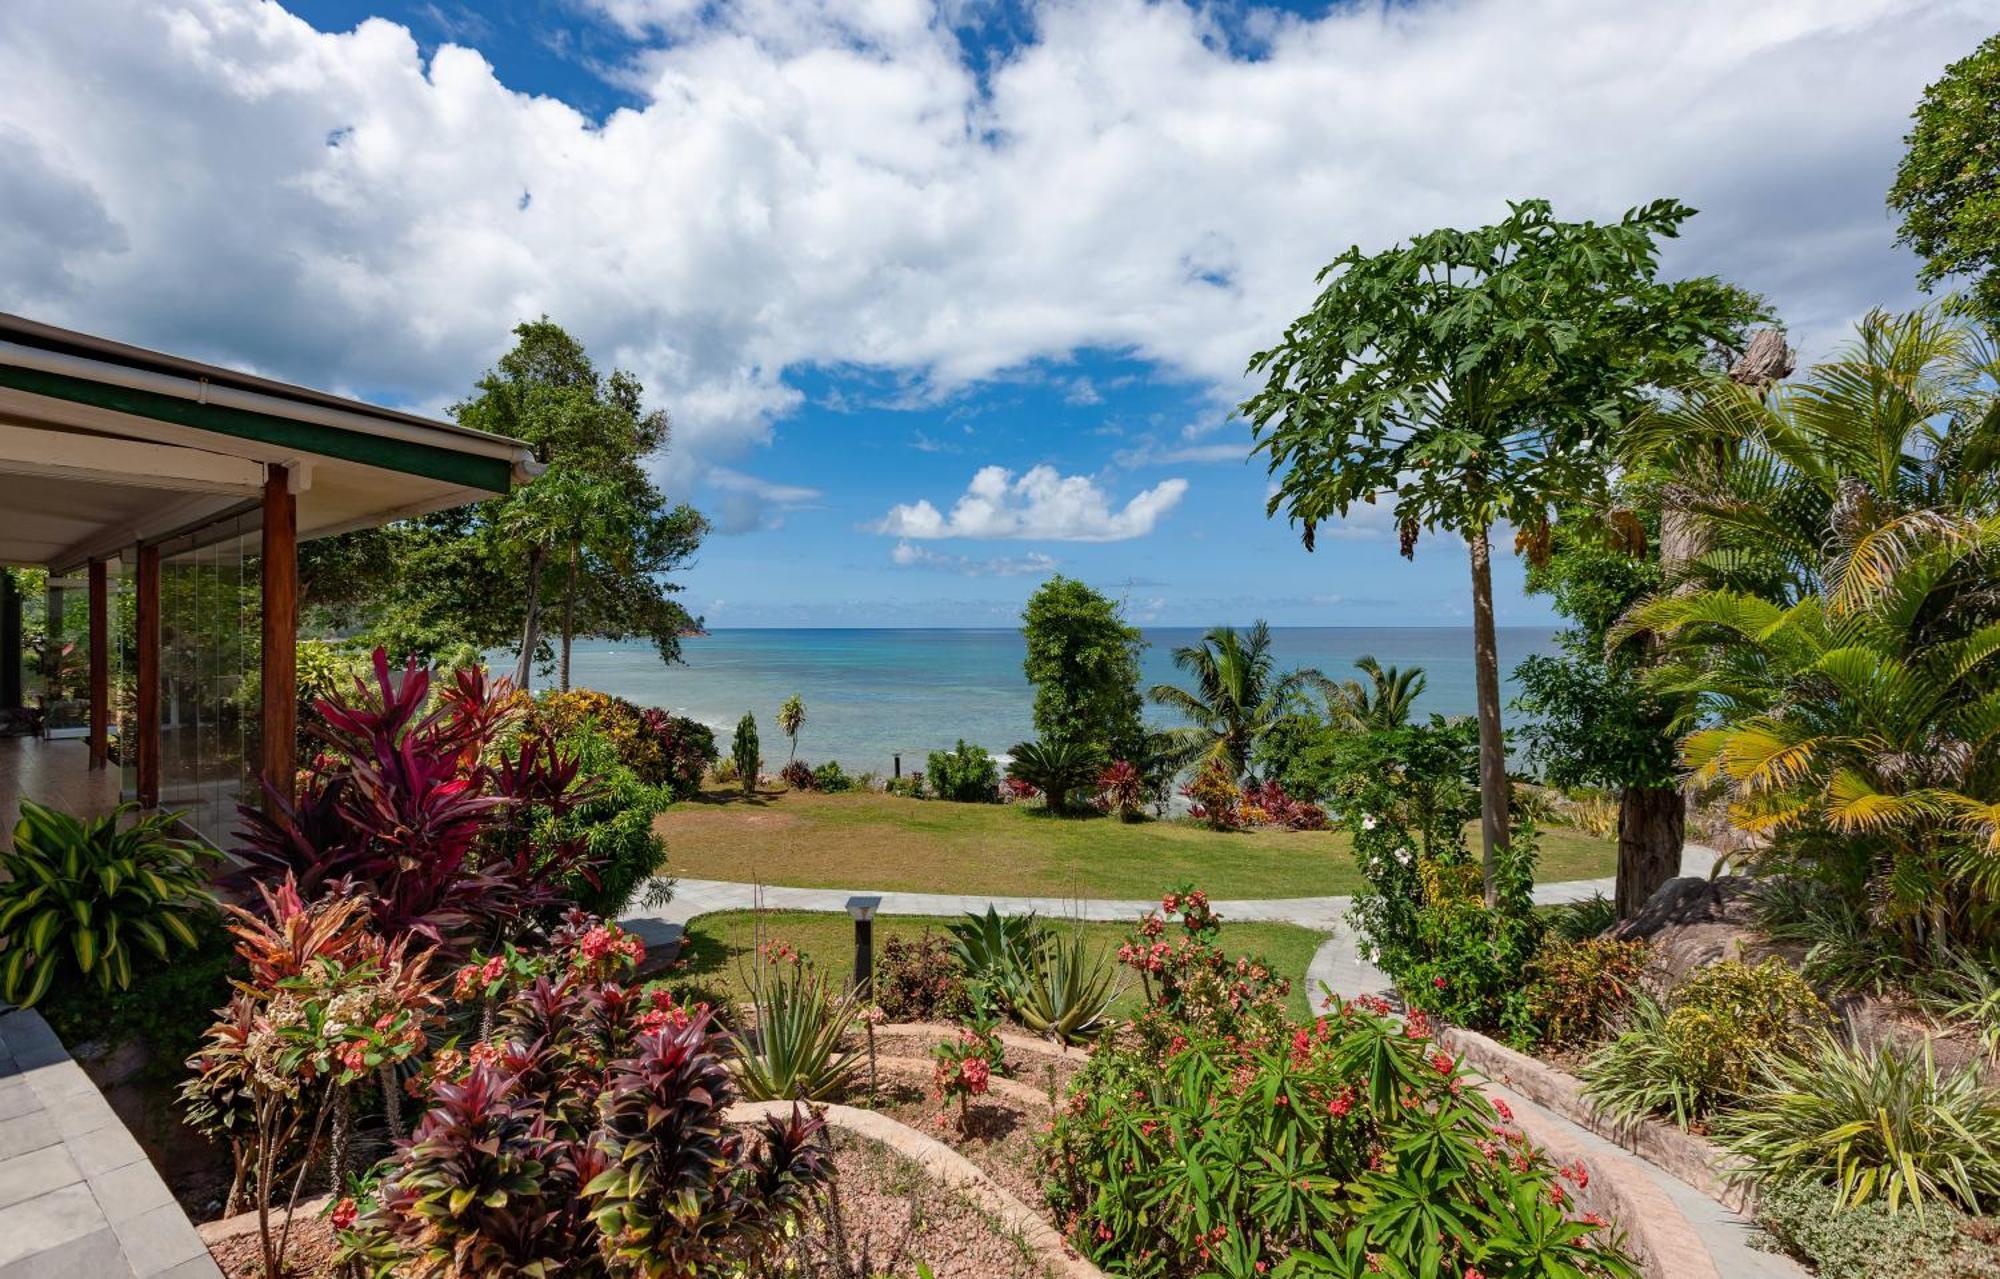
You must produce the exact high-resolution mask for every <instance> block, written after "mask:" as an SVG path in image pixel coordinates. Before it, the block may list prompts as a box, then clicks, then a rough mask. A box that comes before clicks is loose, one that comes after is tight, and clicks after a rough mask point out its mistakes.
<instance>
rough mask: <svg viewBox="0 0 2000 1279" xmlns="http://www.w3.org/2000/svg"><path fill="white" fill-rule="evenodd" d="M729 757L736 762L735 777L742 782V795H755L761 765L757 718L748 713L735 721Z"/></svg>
mask: <svg viewBox="0 0 2000 1279" xmlns="http://www.w3.org/2000/svg"><path fill="white" fill-rule="evenodd" d="M729 757H730V758H731V759H733V760H735V761H736V773H737V776H738V777H739V778H740V779H741V780H742V782H743V793H744V794H745V795H754V794H756V793H757V769H758V766H759V765H761V764H762V763H763V756H762V755H761V754H760V753H759V750H758V745H757V717H756V716H755V715H752V714H751V713H750V712H749V711H744V712H743V718H742V719H739V720H737V721H736V737H735V739H734V740H733V741H731V742H730V744H729Z"/></svg>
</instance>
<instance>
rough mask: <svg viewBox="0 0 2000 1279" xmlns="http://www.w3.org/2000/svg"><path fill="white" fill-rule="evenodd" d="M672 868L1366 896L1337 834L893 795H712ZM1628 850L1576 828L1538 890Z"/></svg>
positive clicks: (1121, 892)
mask: <svg viewBox="0 0 2000 1279" xmlns="http://www.w3.org/2000/svg"><path fill="white" fill-rule="evenodd" d="M658 825H659V830H660V833H661V835H662V836H664V837H665V839H666V841H667V869H668V871H669V873H671V874H675V875H685V876H688V877H690V878H693V879H726V880H737V881H751V880H755V881H758V882H761V883H765V884H788V885H793V886H797V887H801V888H874V889H883V890H888V891H896V892H942V893H986V894H992V895H995V896H1014V897H1063V896H1068V897H1113V898H1119V897H1122V898H1135V899H1145V898H1152V897H1157V896H1159V895H1160V894H1161V893H1162V892H1164V891H1166V890H1167V889H1169V888H1172V887H1174V886H1175V885H1177V884H1179V883H1181V882H1183V881H1192V882H1193V883H1194V884H1195V885H1196V886H1197V887H1200V888H1204V889H1206V890H1208V892H1209V894H1210V895H1211V896H1214V897H1239V898H1240V897H1316V896H1322V895H1326V894H1334V893H1350V892H1353V891H1354V890H1355V889H1356V888H1358V887H1360V884H1361V876H1360V873H1359V871H1357V870H1356V869H1355V865H1354V857H1353V853H1352V850H1351V845H1350V843H1349V840H1348V837H1347V836H1346V835H1345V834H1344V833H1338V832H1312V833H1305V832H1290V831H1246V832H1239V833H1235V834H1224V833H1221V832H1218V831H1212V830H1209V829H1207V828H1206V827H1204V826H1200V825H1198V824H1195V823H1192V822H1186V821H1161V822H1139V823H1136V824H1132V825H1127V824H1125V823H1123V822H1120V821H1117V820H1115V819H1113V818H1109V817H1101V816H1088V817H1050V816H1049V815H1048V814H1047V813H1045V812H1044V811H1042V810H1041V809H1040V808H1030V807H1027V806H1024V805H1018V804H952V803H946V802H944V801H942V800H914V799H901V798H898V797H896V796H893V795H886V794H882V793H880V792H850V793H847V794H843V795H822V794H817V793H801V792H792V791H781V790H771V791H764V792H759V793H758V794H757V795H756V796H754V797H745V796H743V795H741V794H740V793H738V792H736V791H733V790H731V791H727V792H724V791H710V792H708V793H706V794H703V795H701V796H700V797H698V798H696V799H694V800H691V801H689V802H688V803H684V804H676V805H674V807H673V808H671V809H669V810H668V811H667V812H665V813H662V814H661V815H660V817H659V821H658ZM1616 864H1617V846H1616V845H1615V844H1614V843H1613V842H1612V841H1610V840H1603V839H1595V838H1592V837H1590V836H1588V835H1583V834H1580V833H1579V832H1577V831H1574V830H1569V829H1551V830H1548V831H1545V832H1544V833H1543V836H1542V860H1541V867H1540V872H1539V874H1538V876H1537V878H1539V879H1541V880H1543V881H1550V880H1562V879H1596V878H1599V877H1602V876H1608V875H1610V874H1611V873H1612V870H1613V868H1614V867H1615V866H1616Z"/></svg>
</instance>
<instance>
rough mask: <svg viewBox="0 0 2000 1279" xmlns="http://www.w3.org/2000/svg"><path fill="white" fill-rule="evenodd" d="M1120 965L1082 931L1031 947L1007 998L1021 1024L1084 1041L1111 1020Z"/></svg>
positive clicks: (1065, 1039) (1064, 1038) (1062, 1040)
mask: <svg viewBox="0 0 2000 1279" xmlns="http://www.w3.org/2000/svg"><path fill="white" fill-rule="evenodd" d="M1118 987H1119V983H1118V967H1117V965H1116V964H1114V963H1112V962H1111V959H1110V957H1109V956H1107V955H1106V954H1105V953H1104V952H1103V951H1102V950H1098V949H1093V948H1091V947H1090V946H1088V945H1086V944H1085V942H1084V938H1083V933H1082V932H1081V931H1073V932H1071V933H1070V934H1069V935H1068V936H1067V937H1061V938H1058V937H1048V938H1047V939H1046V941H1045V942H1044V944H1042V945H1038V946H1032V947H1030V948H1028V950H1027V953H1026V956H1025V958H1024V959H1021V960H1019V961H1017V967H1016V968H1015V971H1014V974H1013V979H1012V980H1011V981H1010V982H1009V983H1008V987H1007V1002H1008V1006H1009V1007H1010V1008H1011V1009H1012V1010H1013V1013H1014V1016H1015V1017H1017V1018H1019V1019H1020V1022H1021V1024H1022V1025H1024V1026H1026V1027H1027V1028H1028V1029H1029V1030H1032V1031H1034V1032H1035V1033H1036V1034H1038V1035H1043V1036H1046V1037H1047V1038H1050V1039H1053V1040H1056V1041H1057V1042H1059V1043H1065V1044H1084V1043H1089V1042H1090V1041H1091V1040H1094V1039H1096V1038H1097V1036H1098V1035H1099V1034H1100V1033H1102V1032H1103V1030H1104V1029H1105V1027H1106V1026H1107V1025H1108V1024H1109V1014H1110V1011H1111V1005H1112V1002H1113V1001H1114V1000H1116V999H1117V998H1118Z"/></svg>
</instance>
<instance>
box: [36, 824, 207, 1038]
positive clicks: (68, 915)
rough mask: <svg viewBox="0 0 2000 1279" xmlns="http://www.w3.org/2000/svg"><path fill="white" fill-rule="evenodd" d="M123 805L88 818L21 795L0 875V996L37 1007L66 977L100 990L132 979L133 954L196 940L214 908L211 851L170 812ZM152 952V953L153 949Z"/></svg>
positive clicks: (165, 951)
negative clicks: (0, 949) (180, 832)
mask: <svg viewBox="0 0 2000 1279" xmlns="http://www.w3.org/2000/svg"><path fill="white" fill-rule="evenodd" d="M138 809H139V806H138V805H137V804H121V805H119V806H118V807H117V808H115V809H113V810H112V811H111V812H109V813H106V814H105V815H104V816H102V817H96V818H92V819H90V820H88V821H85V820H82V819H79V818H76V817H71V816H69V815H68V814H66V813H59V812H56V811H55V810H53V809H50V808H45V807H43V806H42V805H40V804H37V803H36V802H35V801H34V800H32V799H27V798H23V799H22V800H21V818H20V820H19V821H18V822H16V823H15V825H14V844H13V848H12V849H11V850H10V851H9V853H8V855H7V859H6V866H7V878H6V879H5V880H4V881H0V942H4V944H5V946H6V956H5V959H4V962H0V995H4V996H5V998H6V1000H7V1002H8V1003H10V1004H13V1005H15V1006H16V1007H20V1008H30V1007H33V1006H34V1005H35V1004H36V1003H37V1002H38V1001H40V1000H41V999H42V997H43V996H45V995H47V994H48V993H49V991H50V990H51V989H52V988H53V987H54V986H55V985H56V983H57V981H58V980H59V979H61V980H62V981H63V984H64V985H76V984H80V983H82V982H84V981H88V982H89V983H90V984H91V985H93V986H94V987H95V988H96V989H97V990H98V991H99V992H100V993H102V992H107V991H109V990H111V988H112V987H114V986H116V987H117V988H118V989H120V990H123V989H125V988H126V987H128V986H130V985H131V984H132V971H133V961H134V960H137V961H138V962H139V963H140V964H141V965H142V966H143V965H145V964H147V963H149V962H158V963H165V962H167V961H168V960H169V958H170V957H171V956H172V955H173V954H174V953H175V952H176V951H184V950H190V949H192V948H193V947H194V946H195V944H196V929H197V927H198V926H199V924H200V921H201V917H202V916H203V915H204V914H205V913H206V912H208V911H210V910H212V909H213V906H214V901H215V899H214V897H213V896H212V895H211V894H210V893H209V891H208V886H207V875H206V873H205V867H204V865H203V863H204V862H205V861H206V860H208V858H209V856H210V854H209V852H208V850H207V849H206V848H204V847H203V846H202V845H200V844H197V843H196V842H195V841H193V840H189V839H183V838H180V837H179V836H177V835H176V834H175V833H174V831H175V827H176V824H177V823H178V822H179V817H178V816H177V815H176V814H173V813H157V814H145V815H142V814H140V813H139V811H138ZM149 957H150V958H149Z"/></svg>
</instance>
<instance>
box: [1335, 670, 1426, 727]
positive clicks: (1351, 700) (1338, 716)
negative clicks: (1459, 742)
mask: <svg viewBox="0 0 2000 1279" xmlns="http://www.w3.org/2000/svg"><path fill="white" fill-rule="evenodd" d="M1354 668H1355V669H1356V670H1358V671H1360V672H1361V673H1362V674H1363V675H1365V676H1367V677H1368V682H1367V683H1365V684H1364V683H1362V682H1361V681H1360V680H1358V679H1347V680H1342V681H1341V682H1340V683H1339V684H1338V685H1334V686H1332V687H1330V688H1328V690H1327V698H1326V709H1327V717H1328V719H1329V720H1330V721H1331V722H1332V723H1334V724H1335V725H1338V726H1339V727H1340V728H1342V729H1344V730H1346V731H1348V732H1351V733H1372V732H1376V731H1378V730H1381V729H1389V728H1401V727H1402V726H1403V725H1405V724H1407V723H1409V722H1410V713H1411V712H1412V711H1413V710H1415V709H1416V705H1417V698H1419V697H1421V696H1423V692H1424V689H1425V688H1426V687H1428V686H1429V684H1430V677H1429V676H1427V675H1425V674H1424V668H1423V667H1421V666H1412V667H1411V668H1410V669H1408V670H1402V669H1399V668H1398V667H1394V666H1384V665H1382V663H1380V662H1378V661H1376V660H1375V657H1374V655H1373V654H1370V653H1364V654H1363V655H1361V656H1360V657H1357V658H1355V659H1354ZM1315 673H1317V672H1315Z"/></svg>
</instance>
